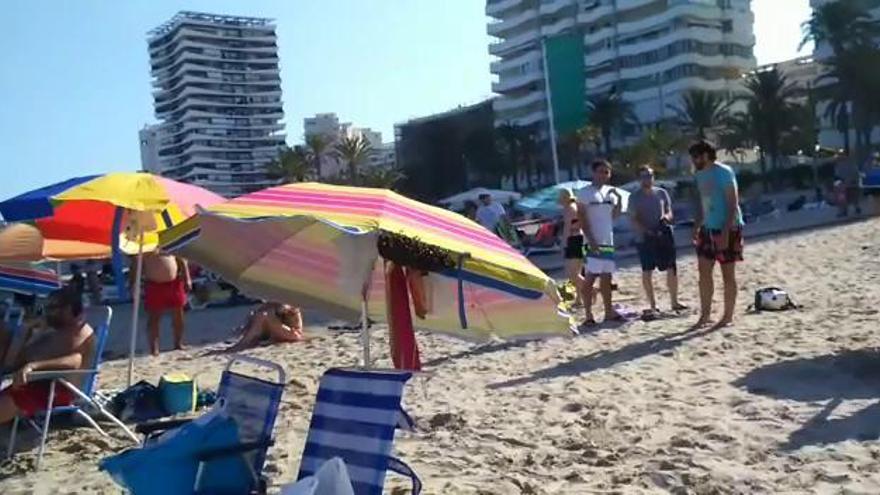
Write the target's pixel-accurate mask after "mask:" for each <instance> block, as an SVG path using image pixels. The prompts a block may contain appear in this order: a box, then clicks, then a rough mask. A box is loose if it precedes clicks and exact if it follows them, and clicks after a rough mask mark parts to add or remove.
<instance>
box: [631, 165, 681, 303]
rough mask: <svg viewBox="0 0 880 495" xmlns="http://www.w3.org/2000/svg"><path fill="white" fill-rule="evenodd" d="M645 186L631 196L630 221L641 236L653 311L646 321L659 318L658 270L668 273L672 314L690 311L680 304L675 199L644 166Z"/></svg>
mask: <svg viewBox="0 0 880 495" xmlns="http://www.w3.org/2000/svg"><path fill="white" fill-rule="evenodd" d="M639 182H640V184H641V187H640V188H639V189H638V190H637V191H636V192H634V193H632V194H631V195H630V197H629V211H630V220H631V221H632V225H633V227H634V228H635V231H636V233H637V234H638V237H639V242H638V244H636V248H637V250H638V253H639V261H640V262H641V265H642V286H643V287H644V289H645V297H647V299H648V304H650V308H649V309H647V310H645V312H644V318H645V319H656V318H657V316H658V314H659V311H658V310H657V300H656V298H655V297H654V280H653V278H654V270H655V269H656V270H659V271H661V272H666V286H667V288H668V289H669V300H670V306H671V308H672V311H681V310H683V309H687V307H686V306H684V305H683V304H681V303H679V302H678V270H677V267H676V255H675V238H674V237H673V233H672V200H671V199H670V198H669V193H668V192H666V190H665V189H663V188H661V187H656V186H655V185H654V170H653V169H652V168H651V167H650V166H648V165H643V166H642V167H641V168H640V169H639Z"/></svg>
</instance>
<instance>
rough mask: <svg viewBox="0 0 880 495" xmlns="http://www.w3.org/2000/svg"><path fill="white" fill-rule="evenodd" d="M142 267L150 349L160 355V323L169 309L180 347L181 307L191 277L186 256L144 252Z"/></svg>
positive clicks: (181, 331) (178, 346)
mask: <svg viewBox="0 0 880 495" xmlns="http://www.w3.org/2000/svg"><path fill="white" fill-rule="evenodd" d="M143 269H144V274H143V276H144V308H145V309H146V311H147V333H148V337H149V342H150V353H151V354H152V355H154V356H158V355H159V325H160V323H161V320H162V315H163V314H165V313H171V324H172V327H173V330H174V348H175V349H178V350H179V349H183V330H184V322H183V311H184V308H185V306H186V293H187V291H190V290H192V279H191V278H190V274H189V267H188V266H187V264H186V260H184V259H181V258H177V257H174V256H168V255H162V254H157V253H148V254H145V255H144V267H143Z"/></svg>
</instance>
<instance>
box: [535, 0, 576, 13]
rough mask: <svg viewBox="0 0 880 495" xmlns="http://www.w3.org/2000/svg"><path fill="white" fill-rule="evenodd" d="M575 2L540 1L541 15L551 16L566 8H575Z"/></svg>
mask: <svg viewBox="0 0 880 495" xmlns="http://www.w3.org/2000/svg"><path fill="white" fill-rule="evenodd" d="M576 6H577V1H576V0H541V7H540V13H541V15H553V14H556V13H557V12H559V11H560V10H562V9H564V8H566V7H576Z"/></svg>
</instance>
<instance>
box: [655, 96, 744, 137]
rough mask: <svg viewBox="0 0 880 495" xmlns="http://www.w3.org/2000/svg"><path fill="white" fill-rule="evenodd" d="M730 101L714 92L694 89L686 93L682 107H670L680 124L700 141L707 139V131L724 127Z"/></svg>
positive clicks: (682, 100)
mask: <svg viewBox="0 0 880 495" xmlns="http://www.w3.org/2000/svg"><path fill="white" fill-rule="evenodd" d="M730 104H731V102H730V100H728V99H727V98H726V97H725V96H724V95H722V94H720V93H716V92H712V91H701V90H699V89H694V90H691V91H688V92H687V93H685V95H684V96H683V97H682V99H681V106H674V105H669V108H670V109H672V110H673V111H675V113H676V116H677V121H678V124H679V125H681V126H682V127H684V128H685V129H687V130H688V131H689V132H692V133H693V134H695V135H696V137H698V138H699V139H706V131H711V130H716V129H718V128H719V127H721V126H723V124H724V122H725V121H726V120H727V118H728V116H729V111H730Z"/></svg>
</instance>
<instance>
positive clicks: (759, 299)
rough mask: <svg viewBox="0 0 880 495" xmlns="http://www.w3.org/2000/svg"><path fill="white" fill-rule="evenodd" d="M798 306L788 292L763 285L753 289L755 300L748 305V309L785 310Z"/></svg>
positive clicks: (756, 310) (757, 310)
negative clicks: (761, 287) (755, 289)
mask: <svg viewBox="0 0 880 495" xmlns="http://www.w3.org/2000/svg"><path fill="white" fill-rule="evenodd" d="M799 307H800V306H798V305H797V304H795V303H794V301H793V300H792V299H791V297H790V296H789V295H788V293H787V292H785V291H784V290H782V289H780V288H779V287H764V288H763V289H758V290H757V291H755V302H754V303H753V304H752V305H751V306H749V309H751V310H754V312H756V313H758V312H760V311H785V310H787V309H798V308H799Z"/></svg>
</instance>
